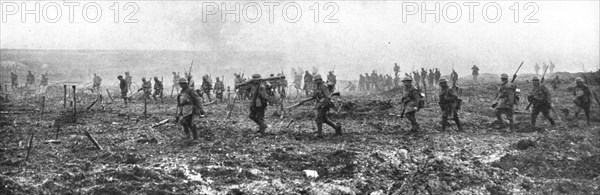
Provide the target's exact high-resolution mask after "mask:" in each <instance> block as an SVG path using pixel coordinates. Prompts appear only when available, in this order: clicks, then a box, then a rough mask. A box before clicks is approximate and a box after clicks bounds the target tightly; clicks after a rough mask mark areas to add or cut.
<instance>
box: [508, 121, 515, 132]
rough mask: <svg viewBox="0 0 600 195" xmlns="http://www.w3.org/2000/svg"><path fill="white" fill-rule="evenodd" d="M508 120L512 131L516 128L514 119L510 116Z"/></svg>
mask: <svg viewBox="0 0 600 195" xmlns="http://www.w3.org/2000/svg"><path fill="white" fill-rule="evenodd" d="M508 121H509V122H510V130H511V131H514V130H515V129H516V126H515V120H514V119H512V118H510V119H508Z"/></svg>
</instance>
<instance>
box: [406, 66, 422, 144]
mask: <svg viewBox="0 0 600 195" xmlns="http://www.w3.org/2000/svg"><path fill="white" fill-rule="evenodd" d="M412 81H413V80H412V78H410V77H404V78H403V79H402V83H403V84H404V95H403V96H402V102H403V103H404V108H403V109H402V116H401V117H404V115H406V118H407V119H408V120H409V121H410V124H411V126H412V128H411V129H410V130H411V132H413V133H416V132H418V131H419V130H420V129H421V128H420V126H419V123H418V122H417V118H416V114H417V111H419V109H420V108H419V107H420V104H419V102H420V100H421V95H420V94H419V93H420V92H419V89H417V87H415V86H413V85H412Z"/></svg>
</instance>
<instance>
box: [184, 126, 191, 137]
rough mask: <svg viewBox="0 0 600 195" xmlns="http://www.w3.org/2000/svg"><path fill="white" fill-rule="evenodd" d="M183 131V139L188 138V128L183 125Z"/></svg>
mask: <svg viewBox="0 0 600 195" xmlns="http://www.w3.org/2000/svg"><path fill="white" fill-rule="evenodd" d="M183 132H184V133H185V139H190V129H188V128H187V127H185V126H184V127H183Z"/></svg>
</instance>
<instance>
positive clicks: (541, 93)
mask: <svg viewBox="0 0 600 195" xmlns="http://www.w3.org/2000/svg"><path fill="white" fill-rule="evenodd" d="M531 82H532V83H533V89H532V90H531V93H530V94H529V95H528V96H527V100H529V102H531V104H532V105H533V107H532V109H531V126H535V121H536V120H537V116H538V115H539V114H540V112H542V114H543V115H544V117H546V119H548V121H550V124H551V125H552V126H553V127H554V126H555V123H554V120H553V119H552V117H550V109H552V104H551V103H550V101H551V100H552V97H551V95H550V91H549V90H548V88H547V87H546V86H545V85H543V84H540V78H539V77H537V76H534V77H533V78H532V79H531Z"/></svg>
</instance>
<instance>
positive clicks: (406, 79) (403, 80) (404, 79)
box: [402, 77, 413, 82]
mask: <svg viewBox="0 0 600 195" xmlns="http://www.w3.org/2000/svg"><path fill="white" fill-rule="evenodd" d="M412 80H413V79H412V78H410V77H404V78H402V82H405V81H408V82H412Z"/></svg>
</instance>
